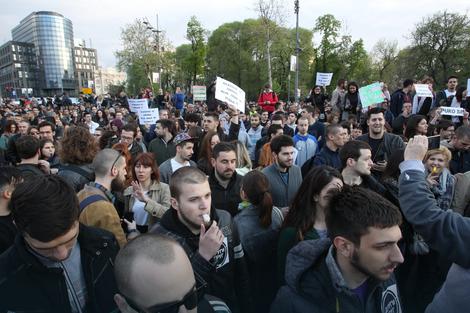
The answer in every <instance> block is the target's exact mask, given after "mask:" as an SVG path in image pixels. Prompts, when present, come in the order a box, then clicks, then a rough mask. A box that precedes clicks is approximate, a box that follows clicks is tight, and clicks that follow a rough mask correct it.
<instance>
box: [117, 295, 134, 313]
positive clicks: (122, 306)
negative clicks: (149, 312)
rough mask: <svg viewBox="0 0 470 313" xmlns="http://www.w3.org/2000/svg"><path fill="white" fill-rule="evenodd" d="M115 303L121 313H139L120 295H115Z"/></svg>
mask: <svg viewBox="0 0 470 313" xmlns="http://www.w3.org/2000/svg"><path fill="white" fill-rule="evenodd" d="M114 303H116V305H117V307H118V309H119V311H121V313H137V312H136V311H135V310H133V309H132V308H131V307H130V306H129V304H128V303H127V301H126V299H124V297H123V296H121V295H120V294H118V293H117V294H115V295H114Z"/></svg>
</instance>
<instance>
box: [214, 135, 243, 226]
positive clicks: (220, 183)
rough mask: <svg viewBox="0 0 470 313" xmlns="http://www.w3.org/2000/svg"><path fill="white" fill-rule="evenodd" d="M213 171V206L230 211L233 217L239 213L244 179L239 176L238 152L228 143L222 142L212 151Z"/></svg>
mask: <svg viewBox="0 0 470 313" xmlns="http://www.w3.org/2000/svg"><path fill="white" fill-rule="evenodd" d="M211 162H212V168H213V171H212V173H211V175H210V177H209V184H210V187H211V191H212V202H213V206H214V207H215V208H217V209H219V210H225V211H228V212H229V213H230V214H231V215H232V217H233V216H235V215H236V214H237V213H238V204H239V203H240V202H242V199H241V198H240V187H241V183H242V177H241V176H240V175H238V174H237V172H236V171H235V168H236V167H237V150H236V147H235V146H234V145H233V144H231V143H227V142H221V143H218V144H216V145H215V146H214V149H213V150H212V158H211Z"/></svg>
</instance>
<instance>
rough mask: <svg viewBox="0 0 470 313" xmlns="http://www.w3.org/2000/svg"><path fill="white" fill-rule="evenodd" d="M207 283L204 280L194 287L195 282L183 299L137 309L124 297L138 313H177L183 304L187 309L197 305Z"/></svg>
mask: <svg viewBox="0 0 470 313" xmlns="http://www.w3.org/2000/svg"><path fill="white" fill-rule="evenodd" d="M206 286H207V284H206V283H205V282H204V283H203V284H202V285H201V286H200V287H198V288H196V284H194V286H193V287H192V288H191V289H190V290H189V291H188V293H186V295H185V296H184V297H183V299H181V300H179V301H174V302H169V303H163V304H157V305H154V306H151V307H149V308H147V309H144V310H142V309H139V308H138V306H137V305H136V304H135V303H134V302H133V301H132V300H130V299H128V298H127V297H126V301H127V304H129V306H130V307H131V308H132V309H134V310H135V311H136V312H139V313H178V311H179V308H180V307H181V306H182V305H184V307H185V308H186V309H187V310H193V309H194V308H196V307H197V304H198V299H201V298H202V296H203V295H204V292H203V290H204V289H205V288H206Z"/></svg>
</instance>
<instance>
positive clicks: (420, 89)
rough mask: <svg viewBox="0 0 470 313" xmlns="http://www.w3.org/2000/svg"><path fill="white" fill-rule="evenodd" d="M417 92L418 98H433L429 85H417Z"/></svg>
mask: <svg viewBox="0 0 470 313" xmlns="http://www.w3.org/2000/svg"><path fill="white" fill-rule="evenodd" d="M415 90H416V95H417V96H418V97H430V98H432V97H433V94H432V91H431V89H429V86H428V85H427V84H415Z"/></svg>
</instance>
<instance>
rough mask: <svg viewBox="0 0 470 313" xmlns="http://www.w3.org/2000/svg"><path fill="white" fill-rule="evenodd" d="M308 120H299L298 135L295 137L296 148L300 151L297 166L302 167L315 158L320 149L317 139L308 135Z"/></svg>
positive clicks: (304, 118)
mask: <svg viewBox="0 0 470 313" xmlns="http://www.w3.org/2000/svg"><path fill="white" fill-rule="evenodd" d="M308 126H309V125H308V118H306V117H300V118H299V119H298V120H297V130H298V131H297V134H296V135H295V136H294V138H293V139H294V146H295V148H296V149H297V151H298V154H297V158H296V160H295V165H297V166H299V167H302V165H304V163H305V162H307V161H308V160H309V159H310V158H312V157H313V156H315V154H316V153H317V149H318V142H317V138H315V137H314V136H312V135H310V134H309V133H308Z"/></svg>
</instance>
